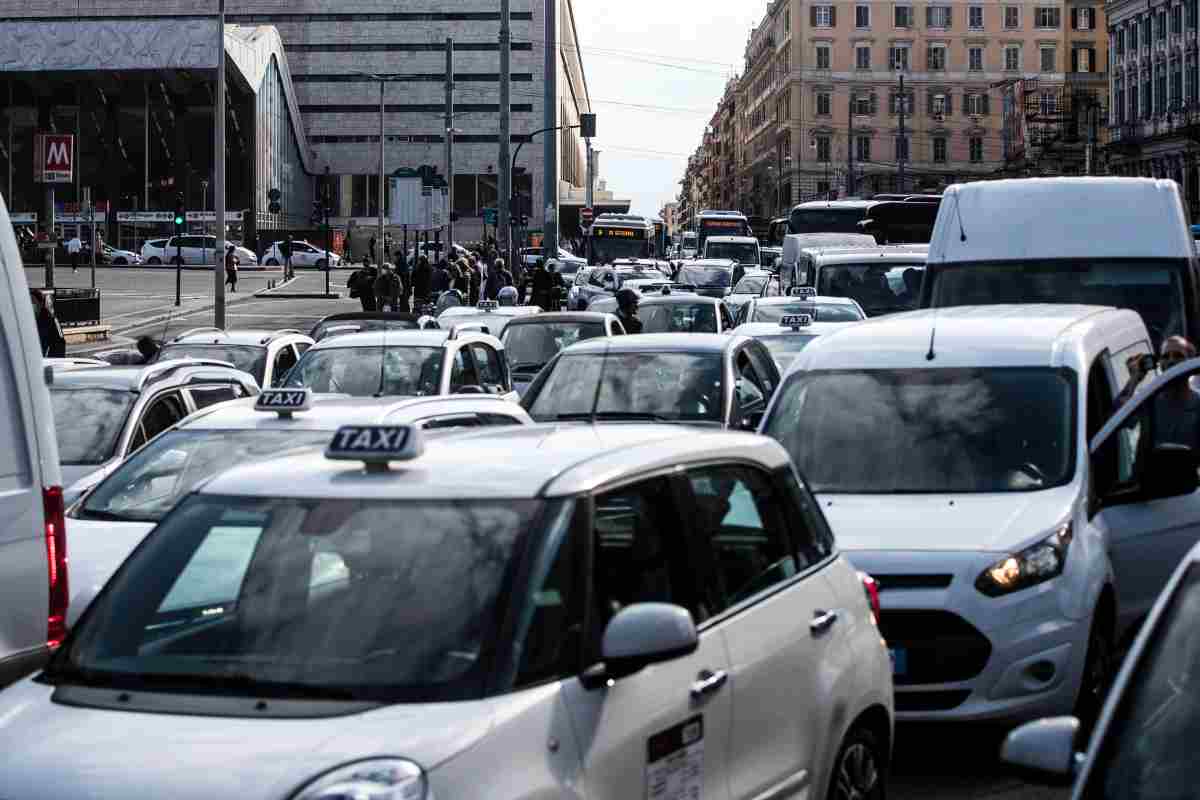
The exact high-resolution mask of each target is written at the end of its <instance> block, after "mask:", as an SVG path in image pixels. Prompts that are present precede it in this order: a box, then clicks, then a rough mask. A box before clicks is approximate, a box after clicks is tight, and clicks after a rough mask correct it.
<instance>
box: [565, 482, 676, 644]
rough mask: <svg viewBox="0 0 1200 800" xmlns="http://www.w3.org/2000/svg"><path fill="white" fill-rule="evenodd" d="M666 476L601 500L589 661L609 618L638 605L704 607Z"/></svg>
mask: <svg viewBox="0 0 1200 800" xmlns="http://www.w3.org/2000/svg"><path fill="white" fill-rule="evenodd" d="M677 508H678V507H677V505H676V503H675V499H674V496H673V493H672V489H671V484H670V482H669V481H668V480H667V479H666V478H652V479H650V480H646V481H642V482H641V483H637V484H634V485H632V486H629V487H625V488H622V489H616V490H613V491H611V492H606V493H604V494H601V495H599V496H598V497H597V498H596V503H595V513H594V521H593V532H592V538H593V547H594V554H593V562H592V563H593V567H592V568H593V586H594V590H593V592H592V602H593V604H594V606H593V609H592V611H593V613H592V618H593V620H594V621H595V623H594V625H593V627H592V628H591V629H590V630H589V643H588V655H589V658H588V659H587V661H588V663H591V662H593V661H596V660H598V659H599V657H600V639H601V636H602V635H603V633H604V628H605V626H606V625H607V624H608V621H609V620H610V619H612V617H613V616H614V615H615V614H616V613H617V612H618V611H620V610H621V609H622V608H624V607H626V606H629V605H632V604H634V603H648V602H658V603H676V604H678V605H681V606H684V607H685V608H689V609H691V610H692V613H693V615H695V614H696V613H697V611H698V610H699V609H698V608H697V605H696V603H695V598H694V596H693V595H694V593H693V592H692V591H691V589H690V586H691V577H690V575H689V573H688V570H687V567H686V565H685V564H683V563H682V562H681V559H680V549H679V548H680V544H681V543H680V542H679V541H678V539H677V536H678V531H679V519H680V516H679V512H678V510H677Z"/></svg>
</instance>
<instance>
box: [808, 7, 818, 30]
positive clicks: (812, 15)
mask: <svg viewBox="0 0 1200 800" xmlns="http://www.w3.org/2000/svg"><path fill="white" fill-rule="evenodd" d="M808 21H809V24H810V25H811V26H812V27H814V28H815V27H817V7H816V6H809V7H808Z"/></svg>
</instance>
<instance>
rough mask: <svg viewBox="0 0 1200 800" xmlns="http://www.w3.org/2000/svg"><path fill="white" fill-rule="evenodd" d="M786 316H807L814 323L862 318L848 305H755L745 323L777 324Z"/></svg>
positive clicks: (851, 320)
mask: <svg viewBox="0 0 1200 800" xmlns="http://www.w3.org/2000/svg"><path fill="white" fill-rule="evenodd" d="M787 314H808V315H810V316H811V317H812V318H813V320H814V321H816V322H857V321H859V320H860V319H862V318H863V316H862V314H860V313H858V309H857V308H855V307H854V306H852V305H850V304H849V303H804V302H800V301H797V302H795V303H756V304H755V306H754V314H753V316H752V317H751V318H750V319H748V320H746V321H747V322H779V321H780V320H781V319H783V318H784V316H785V315H787Z"/></svg>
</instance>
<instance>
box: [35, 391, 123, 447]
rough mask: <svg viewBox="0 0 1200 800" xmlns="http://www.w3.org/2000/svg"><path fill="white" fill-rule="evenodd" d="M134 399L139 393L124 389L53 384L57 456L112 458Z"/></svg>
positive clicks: (52, 396)
mask: <svg viewBox="0 0 1200 800" xmlns="http://www.w3.org/2000/svg"><path fill="white" fill-rule="evenodd" d="M135 400H137V394H135V393H134V392H131V391H128V390H124V389H98V388H78V389H76V388H72V387H69V386H62V385H57V386H51V387H50V404H51V405H52V406H53V407H54V432H55V434H56V435H57V437H58V460H59V461H60V462H62V463H63V464H103V463H104V462H105V461H108V460H109V459H110V458H112V457H113V453H114V452H115V451H116V449H117V439H118V438H120V436H121V431H122V430H124V429H125V420H126V419H127V418H128V417H129V411H130V409H131V408H133V403H134V401H135Z"/></svg>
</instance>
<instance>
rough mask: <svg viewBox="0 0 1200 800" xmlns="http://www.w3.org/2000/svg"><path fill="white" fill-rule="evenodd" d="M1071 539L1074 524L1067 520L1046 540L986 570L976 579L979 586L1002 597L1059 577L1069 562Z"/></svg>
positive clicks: (990, 594) (991, 593)
mask: <svg viewBox="0 0 1200 800" xmlns="http://www.w3.org/2000/svg"><path fill="white" fill-rule="evenodd" d="M1071 538H1072V529H1071V523H1070V522H1067V523H1065V524H1064V525H1062V526H1061V527H1059V529H1058V530H1056V531H1055V532H1054V533H1052V534H1050V535H1049V536H1047V537H1046V538H1045V539H1043V540H1042V541H1040V542H1038V543H1036V544H1033V545H1030V546H1029V547H1026V548H1025V549H1024V550H1022V551H1020V552H1018V553H1013V554H1012V555H1008V556H1005V557H1004V558H1002V559H1000V560H999V561H997V562H996V563H995V564H992V565H991V566H990V567H988V568H987V569H985V570H984V571H983V572H982V574H980V576H979V577H978V578H976V579H975V588H976V589H978V590H979V591H981V592H983V593H984V594H986V595H987V596H988V597H1000V596H1002V595H1006V594H1011V593H1012V592H1016V591H1020V590H1021V589H1027V588H1029V587H1030V586H1035V585H1037V584H1039V583H1042V582H1044V581H1048V580H1050V579H1051V578H1057V577H1058V576H1059V575H1061V574H1062V571H1063V567H1064V566H1065V565H1066V563H1067V548H1069V547H1070V545H1071Z"/></svg>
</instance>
